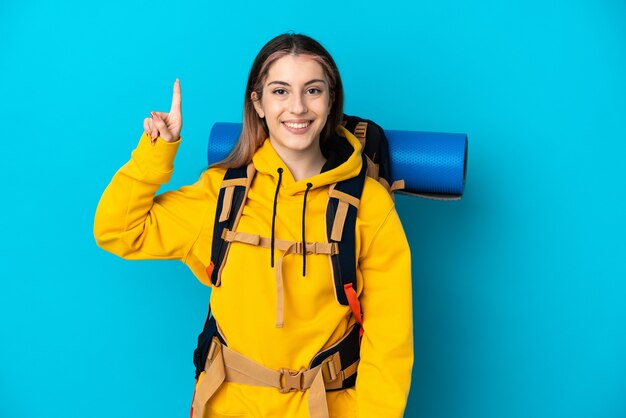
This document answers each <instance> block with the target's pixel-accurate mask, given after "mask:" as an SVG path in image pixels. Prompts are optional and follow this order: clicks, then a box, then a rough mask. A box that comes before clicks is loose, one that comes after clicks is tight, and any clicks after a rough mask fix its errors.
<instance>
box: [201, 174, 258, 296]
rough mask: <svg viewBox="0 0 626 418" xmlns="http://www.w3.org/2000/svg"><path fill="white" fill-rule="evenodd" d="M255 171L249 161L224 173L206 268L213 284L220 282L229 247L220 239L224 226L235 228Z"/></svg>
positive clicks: (217, 284) (227, 243) (216, 284)
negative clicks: (209, 263)
mask: <svg viewBox="0 0 626 418" xmlns="http://www.w3.org/2000/svg"><path fill="white" fill-rule="evenodd" d="M255 172H256V170H255V168H254V165H252V163H250V164H248V166H247V167H240V168H229V169H228V170H226V174H224V180H222V185H221V186H220V193H219V196H218V199H217V208H216V211H215V223H214V226H213V245H212V248H211V265H210V266H209V267H208V268H207V274H209V276H210V277H211V283H213V286H219V285H220V284H221V281H222V269H223V267H224V261H225V260H226V257H227V256H228V250H229V248H230V243H229V242H226V241H225V240H224V239H222V233H223V231H224V229H226V228H227V229H229V230H231V231H232V230H235V229H236V228H237V224H238V223H239V218H240V217H241V212H242V210H243V206H244V205H243V202H244V201H245V200H246V197H247V195H248V189H249V188H250V184H251V183H252V179H253V178H254V174H255ZM218 214H219V216H218Z"/></svg>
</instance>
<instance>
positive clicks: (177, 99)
mask: <svg viewBox="0 0 626 418" xmlns="http://www.w3.org/2000/svg"><path fill="white" fill-rule="evenodd" d="M172 112H177V113H182V98H181V94H180V80H179V79H178V78H177V79H176V81H175V82H174V93H173V94H172V107H171V108H170V113H172Z"/></svg>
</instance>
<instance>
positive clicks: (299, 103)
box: [289, 94, 307, 115]
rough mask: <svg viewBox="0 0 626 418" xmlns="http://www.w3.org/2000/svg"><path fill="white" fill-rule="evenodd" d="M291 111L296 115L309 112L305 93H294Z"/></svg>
mask: <svg viewBox="0 0 626 418" xmlns="http://www.w3.org/2000/svg"><path fill="white" fill-rule="evenodd" d="M289 112H291V113H293V114H294V115H301V114H303V113H306V112H307V108H306V102H305V100H304V95H303V94H293V95H292V96H291V102H290V103H289Z"/></svg>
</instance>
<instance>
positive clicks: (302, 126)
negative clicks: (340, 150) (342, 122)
mask: <svg viewBox="0 0 626 418" xmlns="http://www.w3.org/2000/svg"><path fill="white" fill-rule="evenodd" d="M252 100H253V103H254V107H255V109H256V111H257V113H258V114H259V116H260V117H262V118H263V117H264V118H265V121H266V123H267V127H268V129H269V135H270V142H271V143H272V146H273V147H274V149H276V151H277V152H278V154H279V155H281V156H286V155H293V152H294V151H297V152H301V153H314V154H315V153H320V152H321V151H320V147H319V142H320V133H321V132H322V130H323V128H324V125H325V124H326V119H327V118H328V114H329V113H330V109H331V104H332V101H331V94H330V89H329V85H328V81H327V79H326V76H325V75H324V70H323V68H322V66H321V64H320V63H319V62H317V61H316V60H315V59H313V58H312V57H311V56H308V55H285V56H284V57H282V58H279V59H278V60H276V62H274V63H273V64H272V65H271V66H270V68H269V71H268V75H267V77H266V80H265V82H264V83H263V95H262V97H261V100H257V95H256V93H252Z"/></svg>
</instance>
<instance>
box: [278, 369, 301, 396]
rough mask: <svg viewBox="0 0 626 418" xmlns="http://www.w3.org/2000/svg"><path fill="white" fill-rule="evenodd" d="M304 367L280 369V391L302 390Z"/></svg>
mask: <svg viewBox="0 0 626 418" xmlns="http://www.w3.org/2000/svg"><path fill="white" fill-rule="evenodd" d="M305 371H306V369H304V368H302V369H300V370H291V369H280V388H279V389H278V391H279V392H280V393H288V392H296V391H300V390H303V386H304V372H305Z"/></svg>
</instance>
